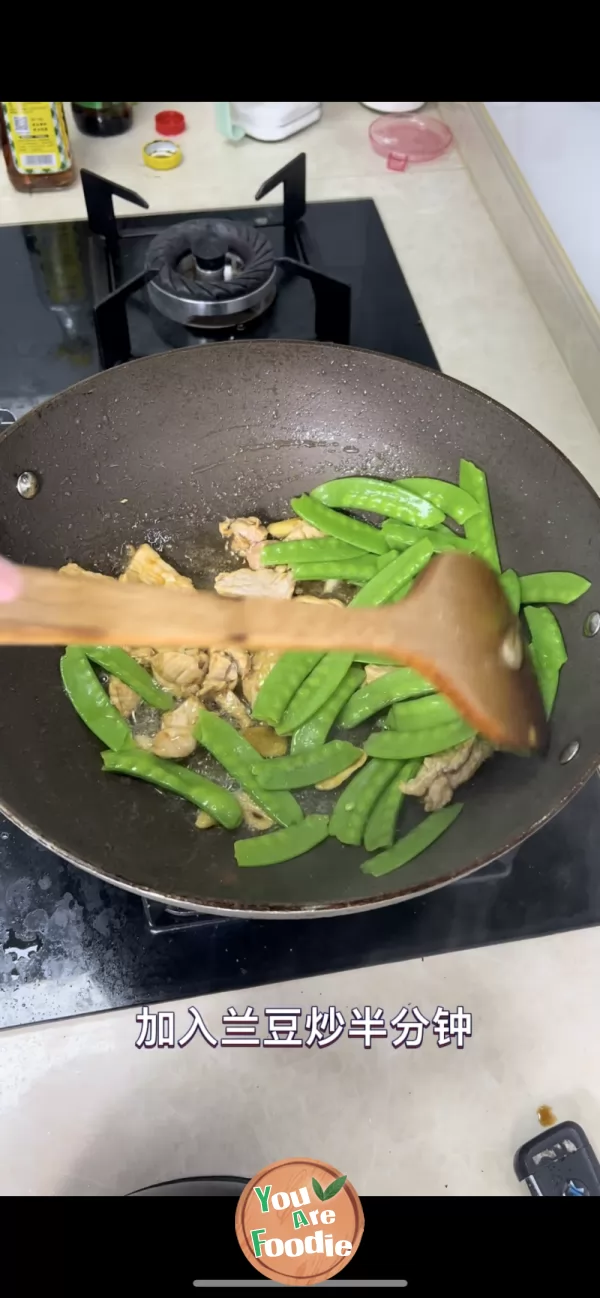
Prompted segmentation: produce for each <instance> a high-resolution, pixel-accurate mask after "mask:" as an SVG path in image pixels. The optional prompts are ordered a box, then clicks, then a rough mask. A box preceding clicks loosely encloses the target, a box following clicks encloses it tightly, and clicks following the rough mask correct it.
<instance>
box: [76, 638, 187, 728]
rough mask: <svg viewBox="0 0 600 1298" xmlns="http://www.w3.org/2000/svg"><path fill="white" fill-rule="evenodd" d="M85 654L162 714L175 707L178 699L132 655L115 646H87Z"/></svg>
mask: <svg viewBox="0 0 600 1298" xmlns="http://www.w3.org/2000/svg"><path fill="white" fill-rule="evenodd" d="M85 654H86V657H88V658H89V659H91V661H92V662H93V663H96V665H97V666H98V667H102V668H103V670H104V671H105V672H110V674H111V676H117V677H118V679H119V680H120V681H123V683H124V684H125V685H128V686H129V688H130V689H132V690H135V692H136V694H139V696H140V698H141V699H143V700H144V703H149V704H150V706H151V707H153V708H160V710H161V712H168V711H169V710H170V708H174V707H175V703H176V699H175V698H174V697H173V695H172V694H169V693H168V692H167V690H162V689H161V688H160V685H156V684H155V682H154V681H153V680H152V677H151V675H150V672H147V671H146V669H145V667H142V665H141V663H138V662H136V660H135V658H132V657H131V654H128V653H126V651H125V649H118V648H117V647H116V646H113V645H103V644H97V645H89V646H88V645H86V647H85Z"/></svg>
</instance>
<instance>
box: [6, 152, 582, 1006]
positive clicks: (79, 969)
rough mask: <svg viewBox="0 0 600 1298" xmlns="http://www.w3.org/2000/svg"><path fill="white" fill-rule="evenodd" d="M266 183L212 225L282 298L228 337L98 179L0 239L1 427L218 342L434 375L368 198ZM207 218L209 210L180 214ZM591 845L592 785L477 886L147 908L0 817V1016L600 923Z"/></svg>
mask: <svg viewBox="0 0 600 1298" xmlns="http://www.w3.org/2000/svg"><path fill="white" fill-rule="evenodd" d="M274 179H275V182H277V183H283V184H285V197H284V204H283V206H282V207H273V208H270V207H265V206H264V205H261V206H260V207H248V208H247V209H245V210H242V211H235V212H230V211H227V212H223V213H221V214H220V215H221V216H223V217H225V218H227V219H228V220H234V221H237V222H245V223H246V224H254V225H255V226H256V228H260V229H261V230H262V232H263V233H265V234H266V235H267V237H268V239H269V240H270V242H271V244H272V247H273V252H274V255H275V258H276V259H280V260H279V263H278V267H277V293H276V297H275V300H274V302H273V303H272V304H271V305H270V307H269V308H268V309H267V310H266V311H265V312H264V313H263V314H261V315H260V316H259V317H258V318H257V319H255V320H253V321H251V322H249V323H246V324H243V325H242V327H241V328H238V327H237V326H236V327H234V328H233V329H231V330H225V331H217V333H215V332H214V331H213V332H212V333H211V332H209V331H206V332H198V331H194V330H189V329H187V328H185V327H184V326H182V325H180V324H175V323H174V322H173V321H170V320H167V319H166V317H164V316H160V315H159V313H158V312H157V311H156V309H155V308H154V307H153V306H152V304H151V302H150V300H149V297H148V290H147V284H146V283H145V264H146V254H147V249H148V246H149V244H150V242H151V239H152V238H153V237H154V236H155V235H156V234H157V233H159V232H160V231H161V230H164V229H166V228H168V226H169V225H170V224H172V223H173V222H175V221H178V220H182V219H184V218H183V217H182V216H181V215H177V214H173V215H172V216H161V217H159V218H156V217H154V216H153V215H152V214H151V213H150V214H149V215H148V216H146V217H139V216H136V217H131V218H127V219H124V220H119V221H118V222H114V220H113V218H112V215H111V204H110V193H111V191H112V192H113V193H114V192H117V187H116V186H112V185H110V183H109V182H108V183H107V182H104V181H103V180H102V179H101V178H97V177H92V178H91V180H90V179H88V181H87V186H86V192H87V196H88V210H89V213H90V222H89V223H86V222H75V223H69V222H65V223H61V224H47V225H29V226H26V227H4V228H2V229H0V281H1V283H2V287H3V301H2V307H0V423H8V422H9V421H10V418H11V413H10V412H12V415H14V416H16V417H19V416H20V415H21V414H23V413H25V411H27V410H29V409H30V408H31V407H32V406H34V405H36V404H38V403H39V402H40V401H42V400H43V399H44V398H45V397H47V396H50V395H52V394H53V393H55V392H58V391H60V390H61V389H63V388H65V387H68V386H69V385H70V384H72V383H75V382H77V381H78V380H79V379H81V378H85V376H86V375H88V374H93V373H96V372H97V371H98V370H99V369H101V368H102V366H103V364H108V363H114V362H115V361H121V360H126V359H128V358H129V357H130V356H142V355H150V354H153V353H155V352H158V351H166V350H169V349H170V348H171V347H179V346H186V347H187V346H206V345H218V343H219V341H220V339H221V338H222V337H229V338H231V337H233V338H235V337H248V336H252V337H254V336H256V337H262V338H265V337H273V338H303V339H314V338H319V339H323V340H334V341H343V340H346V341H349V342H351V343H352V344H353V345H355V346H360V347H368V348H372V349H375V350H380V351H384V352H388V353H390V354H392V355H396V356H402V357H405V358H407V359H409V360H415V361H418V362H420V363H421V364H425V365H431V366H435V365H436V358H435V355H434V352H433V349H432V347H431V344H430V342H429V339H428V338H427V334H426V332H425V330H424V327H423V324H422V321H421V319H420V316H419V312H418V308H417V305H416V304H415V302H414V300H413V298H412V296H411V293H410V289H409V287H408V285H407V283H406V280H405V279H404V276H403V274H402V271H401V268H400V266H399V265H398V262H397V260H396V256H395V254H394V251H393V249H392V247H391V244H390V243H389V240H388V238H387V235H386V232H385V229H384V226H383V224H382V222H381V220H380V217H379V215H378V212H377V209H376V207H375V205H374V203H372V202H371V201H369V200H360V201H348V202H341V203H315V204H309V205H308V207H306V206H305V196H304V190H303V183H304V162H303V159H302V158H301V159H296V160H295V162H294V164H292V165H291V169H288V174H287V175H286V174H283V173H282V174H280V176H279V177H276V178H274ZM272 187H273V186H271V185H270V182H267V187H266V189H265V192H268V191H269V188H272ZM263 188H264V187H263ZM90 194H91V198H90ZM107 194H108V198H107ZM122 196H123V197H125V198H129V199H131V201H132V202H139V201H140V196H138V195H131V194H130V193H129V192H128V191H122ZM199 206H200V204H199ZM31 207H32V213H34V212H35V199H32V203H31ZM202 215H204V216H208V215H210V216H211V218H212V217H214V216H215V213H212V212H211V213H210V214H209V213H204V214H203V213H201V212H198V213H186V214H185V219H191V218H193V217H199V216H202ZM283 259H287V260H283ZM5 412H6V413H5ZM599 839H600V780H598V779H597V778H596V777H594V778H593V779H592V780H591V781H590V783H589V784H588V786H587V787H586V788H585V789H584V790H583V792H582V793H581V794H580V795H579V796H578V797H577V799H576V800H575V801H573V802H572V803H571V805H570V806H569V807H568V808H567V809H566V810H565V811H563V812H562V813H561V815H560V816H558V817H556V819H555V820H553V821H552V823H551V824H550V825H548V826H547V827H546V828H545V829H543V830H542V831H540V832H539V833H538V834H536V835H535V836H534V837H533V838H531V839H529V841H528V842H527V843H525V844H523V846H521V847H520V848H519V849H518V850H517V851H516V852H513V853H511V854H510V856H508V857H506V858H503V859H502V860H500V861H498V862H495V863H494V864H492V865H491V866H488V867H487V868H486V869H484V870H481V871H479V872H478V873H477V874H475V875H472V876H470V877H469V878H468V879H464V880H460V881H458V882H456V883H454V884H451V885H449V886H448V887H446V888H443V889H441V890H439V891H436V892H433V893H430V894H428V895H427V896H424V897H420V898H417V899H415V900H413V901H408V902H404V903H402V904H400V905H397V906H393V907H389V908H385V909H383V910H378V911H370V912H367V913H365V914H363V915H350V916H347V915H344V916H340V917H339V918H334V919H320V920H319V921H318V922H317V921H315V920H287V921H277V922H275V921H259V920H233V919H214V918H212V917H208V916H200V917H197V916H191V917H190V916H189V915H182V914H177V913H175V914H174V913H169V912H168V911H166V910H165V909H164V908H161V907H158V906H154V905H151V906H149V907H146V906H144V905H143V903H142V901H141V900H140V898H138V897H136V896H134V895H131V894H128V893H125V892H122V891H120V890H118V889H116V888H112V887H109V886H107V885H105V884H101V883H99V882H98V881H97V880H95V879H94V878H92V877H91V876H88V875H86V874H84V873H83V872H81V871H79V870H76V869H74V868H73V867H71V866H69V865H67V864H66V863H65V862H63V861H61V860H60V859H59V858H58V857H56V856H55V855H53V854H52V853H50V852H48V851H47V850H46V849H45V848H43V847H41V846H40V845H39V844H37V843H36V842H34V841H33V840H31V839H30V838H28V837H27V836H26V835H25V834H23V833H22V832H21V831H20V830H18V829H16V828H15V827H14V826H12V825H11V824H9V823H8V822H7V821H5V820H4V819H3V818H2V817H0V1024H1V1025H3V1026H7V1025H16V1024H23V1023H27V1022H32V1021H39V1020H44V1019H50V1018H56V1017H61V1016H67V1015H76V1014H82V1013H87V1012H90V1011H94V1010H104V1009H109V1008H114V1007H120V1006H126V1005H136V1004H140V1003H152V1002H156V1001H160V1000H166V999H169V998H172V997H180V996H189V997H190V998H195V997H198V996H201V995H203V994H205V993H208V992H211V991H219V990H228V989H230V990H231V991H232V993H233V992H235V991H238V992H239V993H240V999H241V1000H243V999H244V995H245V989H246V988H247V987H251V986H256V985H257V984H261V983H270V982H279V981H282V980H285V979H290V978H298V977H307V976H310V975H314V974H320V973H321V974H324V973H331V972H333V971H335V970H342V969H346V968H354V967H357V966H362V965H370V964H378V963H381V962H382V961H395V960H404V959H409V958H411V957H414V956H425V955H431V954H436V953H439V952H442V951H452V950H456V949H459V948H463V947H469V946H471V947H472V946H480V945H485V944H488V943H492V942H504V941H508V940H511V939H515V938H519V937H532V936H537V935H540V934H546V933H553V932H558V931H562V930H564V929H571V928H579V927H584V926H586V925H589V924H596V923H599V922H600V872H599V871H598V869H597V858H598V841H599Z"/></svg>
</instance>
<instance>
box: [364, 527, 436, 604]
mask: <svg viewBox="0 0 600 1298" xmlns="http://www.w3.org/2000/svg"><path fill="white" fill-rule="evenodd" d="M432 554H433V546H432V544H431V541H429V540H428V538H427V537H425V538H424V540H422V541H417V544H416V545H411V547H410V549H409V550H405V551H404V554H399V555H398V556H397V557H396V558H395V559H394V560H393V562H392V563H388V565H387V567H386V568H382V570H381V571H380V572H378V573H377V575H376V576H375V577H372V578H371V580H370V581H368V582H367V584H366V586H363V588H362V590H359V592H358V595H355V596H354V599H353V600H351V601H350V602H351V604H352V605H353V607H354V608H374V607H375V606H377V605H379V604H387V603H389V602H390V601H392V600H393V599H394V596H396V595H398V593H399V592H400V591H401V590H402V588H403V587H404V586H405V585H406V584H407V583H408V582H409V581H412V579H413V577H416V575H417V573H418V572H420V571H421V569H422V568H424V567H425V566H426V564H428V563H429V560H430V559H431V556H432Z"/></svg>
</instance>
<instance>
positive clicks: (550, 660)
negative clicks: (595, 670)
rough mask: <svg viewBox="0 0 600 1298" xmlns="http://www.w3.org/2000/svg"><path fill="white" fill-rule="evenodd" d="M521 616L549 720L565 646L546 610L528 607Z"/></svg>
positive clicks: (558, 628)
mask: <svg viewBox="0 0 600 1298" xmlns="http://www.w3.org/2000/svg"><path fill="white" fill-rule="evenodd" d="M523 612H524V614H525V620H526V622H527V626H528V627H529V631H530V633H531V644H530V646H529V650H530V653H531V660H532V662H533V666H534V670H535V674H536V676H537V679H538V684H539V687H540V692H541V695H542V699H543V701H544V708H545V711H546V716H547V717H549V716H550V713H551V712H552V708H553V707H554V700H555V698H556V693H557V690H558V681H559V677H560V669H561V667H563V666H564V664H565V663H566V661H567V651H566V649H565V642H564V640H563V636H562V631H561V629H560V627H559V625H558V622H557V620H556V618H555V616H554V613H552V612H551V611H550V609H549V608H536V607H532V606H530V605H529V606H526V607H525V608H524V609H523Z"/></svg>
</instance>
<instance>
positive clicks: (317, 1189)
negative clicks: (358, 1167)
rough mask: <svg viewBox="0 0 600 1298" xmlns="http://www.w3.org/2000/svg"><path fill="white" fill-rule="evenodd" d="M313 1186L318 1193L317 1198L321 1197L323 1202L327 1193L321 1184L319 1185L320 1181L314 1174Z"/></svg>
mask: <svg viewBox="0 0 600 1298" xmlns="http://www.w3.org/2000/svg"><path fill="white" fill-rule="evenodd" d="M344 1180H345V1177H344ZM334 1185H335V1181H334ZM312 1188H313V1190H314V1192H315V1194H316V1196H317V1199H320V1200H321V1203H322V1202H323V1200H324V1199H326V1198H327V1195H326V1193H325V1191H324V1190H323V1189H322V1188H321V1186H320V1185H319V1182H318V1181H317V1178H316V1176H313V1179H312Z"/></svg>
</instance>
